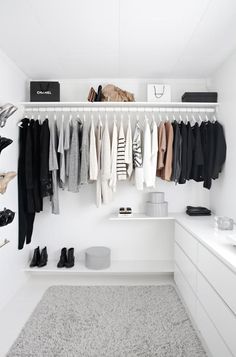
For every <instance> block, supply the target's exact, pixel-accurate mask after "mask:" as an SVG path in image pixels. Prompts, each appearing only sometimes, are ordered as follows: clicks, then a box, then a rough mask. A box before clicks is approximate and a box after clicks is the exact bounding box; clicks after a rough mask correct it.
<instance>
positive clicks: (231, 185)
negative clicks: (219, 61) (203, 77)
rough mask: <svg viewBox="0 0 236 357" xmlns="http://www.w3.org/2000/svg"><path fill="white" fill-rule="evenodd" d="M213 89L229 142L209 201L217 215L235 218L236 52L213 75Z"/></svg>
mask: <svg viewBox="0 0 236 357" xmlns="http://www.w3.org/2000/svg"><path fill="white" fill-rule="evenodd" d="M211 86H212V89H213V90H216V91H218V93H219V103H220V106H219V119H220V122H222V123H223V125H224V129H225V135H226V141H227V158H226V163H225V167H224V170H223V172H222V174H221V175H220V178H219V180H217V181H215V182H214V183H213V187H212V190H211V195H210V200H211V206H212V208H213V209H214V211H215V212H216V213H217V214H218V215H226V216H229V217H233V218H234V219H235V220H236V184H235V178H236V165H235V153H236V141H235V133H236V121H235V98H236V53H234V54H233V55H232V56H231V57H230V58H229V59H228V60H227V61H226V62H225V63H224V64H223V65H222V67H221V68H220V69H219V70H218V71H217V72H216V73H215V74H214V76H213V78H212V83H211Z"/></svg>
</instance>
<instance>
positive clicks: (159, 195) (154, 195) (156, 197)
mask: <svg viewBox="0 0 236 357" xmlns="http://www.w3.org/2000/svg"><path fill="white" fill-rule="evenodd" d="M149 201H150V202H151V203H162V202H164V201H165V194H164V192H149Z"/></svg>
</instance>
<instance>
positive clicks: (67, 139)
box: [65, 120, 72, 181]
mask: <svg viewBox="0 0 236 357" xmlns="http://www.w3.org/2000/svg"><path fill="white" fill-rule="evenodd" d="M71 131H72V130H71V121H70V120H67V121H66V122H65V161H66V164H65V166H66V180H67V181H68V177H69V166H70V143H71V134H72V132H71Z"/></svg>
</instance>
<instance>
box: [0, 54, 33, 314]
mask: <svg viewBox="0 0 236 357" xmlns="http://www.w3.org/2000/svg"><path fill="white" fill-rule="evenodd" d="M0 78H1V80H0V105H1V104H4V103H6V102H13V103H14V102H18V101H21V100H24V98H25V84H26V80H27V78H26V76H25V75H24V73H23V72H21V71H20V70H19V69H18V68H17V67H16V65H15V64H14V63H13V62H12V61H11V60H10V59H9V58H8V57H6V56H5V55H4V54H3V53H2V52H0ZM21 117H22V113H20V112H19V111H18V112H16V113H15V114H14V115H13V116H12V117H11V118H9V119H8V121H7V124H6V126H5V127H4V128H2V129H0V135H1V136H5V137H8V138H11V139H13V143H12V144H11V145H10V146H8V147H7V148H5V149H4V150H3V151H2V153H1V155H0V172H6V171H17V158H18V142H17V140H18V130H17V129H18V127H17V126H16V122H17V120H19V119H20V118H21ZM4 207H7V208H10V209H11V210H13V211H15V212H16V216H15V219H14V221H13V222H12V223H11V224H9V225H8V226H6V227H0V241H2V240H3V239H4V238H7V239H8V240H10V243H9V244H7V245H5V246H4V247H2V248H0V287H1V288H0V309H1V308H2V306H3V305H4V304H5V303H6V302H7V301H8V300H9V299H10V298H11V297H12V296H13V295H14V293H15V292H16V291H17V289H18V288H19V287H20V285H21V284H22V283H23V282H24V280H25V276H24V274H23V273H22V272H21V267H22V265H23V264H24V262H25V260H26V257H27V254H28V250H27V249H26V250H24V251H21V252H19V251H18V250H17V243H18V237H17V232H18V230H17V227H18V216H17V210H18V203H17V179H16V178H15V179H14V180H13V181H12V182H11V183H10V184H9V185H8V189H7V191H6V193H5V194H4V195H1V197H0V210H2V209H3V208H4Z"/></svg>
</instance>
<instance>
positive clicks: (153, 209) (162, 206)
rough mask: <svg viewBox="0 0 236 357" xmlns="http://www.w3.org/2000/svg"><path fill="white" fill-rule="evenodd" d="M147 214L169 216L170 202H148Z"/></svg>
mask: <svg viewBox="0 0 236 357" xmlns="http://www.w3.org/2000/svg"><path fill="white" fill-rule="evenodd" d="M146 214H147V216H150V217H167V216H168V202H166V201H164V202H162V203H152V202H147V203H146Z"/></svg>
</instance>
